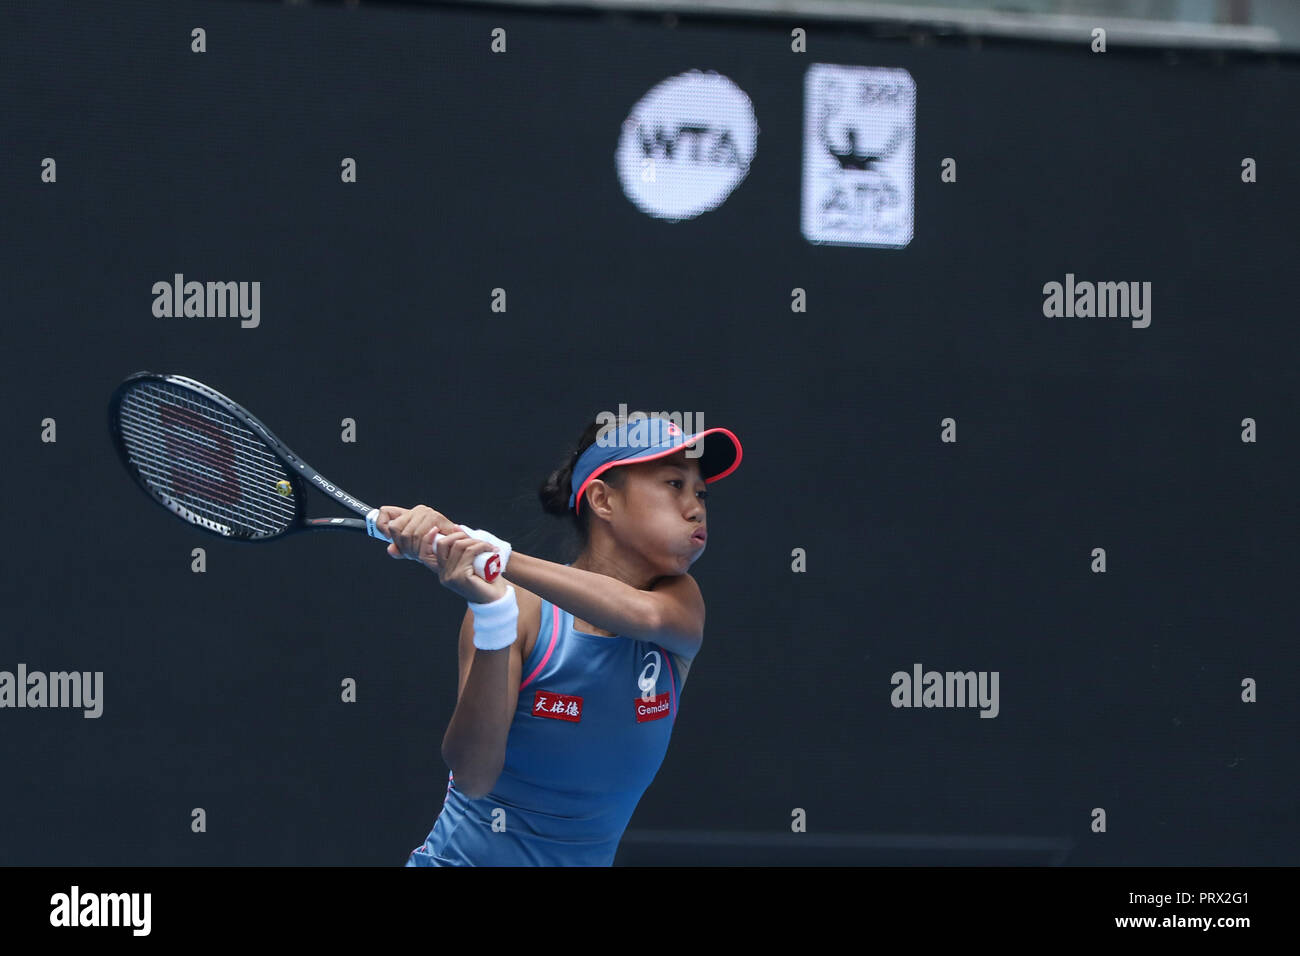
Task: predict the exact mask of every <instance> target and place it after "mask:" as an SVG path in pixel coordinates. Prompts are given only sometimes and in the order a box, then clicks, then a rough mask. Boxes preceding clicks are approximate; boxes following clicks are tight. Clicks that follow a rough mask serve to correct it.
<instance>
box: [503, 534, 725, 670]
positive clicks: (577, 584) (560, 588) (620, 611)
mask: <svg viewBox="0 0 1300 956" xmlns="http://www.w3.org/2000/svg"><path fill="white" fill-rule="evenodd" d="M504 577H505V578H506V580H508V581H510V582H511V583H512V584H517V585H519V586H520V587H523V588H527V589H528V590H529V591H531V592H533V593H534V594H536V595H538V596H540V597H541V598H542V600H545V601H550V602H551V603H552V604H558V605H559V606H560V607H562V608H564V609H565V610H567V611H569V612H570V613H572V614H573V615H574V616H576V617H579V618H581V619H582V620H584V621H590V622H591V623H592V624H594V625H596V626H597V627H599V628H601V629H603V630H606V631H613V632H614V633H615V634H618V635H620V636H621V637H630V638H633V639H635V640H640V641H653V642H655V643H656V644H658V645H660V646H661V647H663V648H664V649H665V650H668V651H671V652H672V653H674V654H677V655H679V656H681V657H683V658H685V659H686V660H688V661H689V660H691V659H692V658H693V657H695V655H696V654H697V653H698V652H699V649H700V645H701V644H702V643H703V642H704V597H703V596H702V595H701V594H700V588H699V585H697V584H696V583H695V579H694V578H692V577H691V576H690V575H689V574H681V575H676V576H674V577H670V578H665V579H663V580H662V581H661V582H659V584H657V585H656V587H655V589H654V590H653V591H642V590H640V589H638V588H634V587H632V586H631V585H630V584H624V583H623V582H622V581H619V580H616V579H615V578H611V577H608V576H606V575H604V574H596V573H595V572H593V571H583V570H582V569H580V568H571V567H569V566H567V565H564V564H556V563H555V562H553V561H544V560H543V559H541V558H535V557H533V556H532V555H528V554H520V553H519V552H518V551H515V552H514V553H513V554H511V556H510V562H509V564H508V566H507V568H506V572H505V575H504Z"/></svg>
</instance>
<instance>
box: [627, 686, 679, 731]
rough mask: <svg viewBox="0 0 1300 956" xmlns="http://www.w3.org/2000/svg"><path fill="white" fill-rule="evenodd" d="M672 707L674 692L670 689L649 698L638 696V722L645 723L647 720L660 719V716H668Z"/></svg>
mask: <svg viewBox="0 0 1300 956" xmlns="http://www.w3.org/2000/svg"><path fill="white" fill-rule="evenodd" d="M671 707H672V694H671V693H670V692H669V691H664V692H663V693H662V694H655V695H654V697H652V698H650V699H649V700H646V699H645V698H644V697H638V698H637V699H636V722H637V723H638V724H643V723H645V722H646V721H647V720H658V719H659V718H660V717H667V716H668V713H669V710H670V709H671Z"/></svg>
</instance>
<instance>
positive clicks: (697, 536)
mask: <svg viewBox="0 0 1300 956" xmlns="http://www.w3.org/2000/svg"><path fill="white" fill-rule="evenodd" d="M691 540H692V541H698V542H700V544H704V543H705V542H706V541H708V540H709V536H708V534H707V533H706V532H705V531H704V529H703V528H701V529H700V530H699V531H696V532H695V533H694V534H693V535H691Z"/></svg>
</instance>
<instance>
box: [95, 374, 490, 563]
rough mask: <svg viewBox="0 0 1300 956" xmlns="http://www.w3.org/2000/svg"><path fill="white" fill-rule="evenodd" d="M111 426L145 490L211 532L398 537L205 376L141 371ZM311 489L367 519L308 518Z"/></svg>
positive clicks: (115, 408) (111, 415) (126, 387)
mask: <svg viewBox="0 0 1300 956" xmlns="http://www.w3.org/2000/svg"><path fill="white" fill-rule="evenodd" d="M108 427H109V430H110V431H111V432H112V435H113V443H114V445H115V446H116V447H117V452H118V455H119V456H120V457H121V459H122V463H123V464H124V465H125V466H126V470H127V471H129V472H130V473H131V475H132V476H133V477H134V478H135V480H136V483H137V484H138V485H139V486H140V487H141V488H142V489H143V490H144V492H145V493H146V494H147V495H148V496H149V497H150V498H152V499H153V500H154V501H156V502H157V503H158V504H160V505H162V506H163V507H164V508H166V509H167V510H168V511H170V512H171V513H172V514H174V515H176V516H177V517H178V518H181V519H182V520H184V521H187V522H189V523H190V524H192V525H194V526H195V527H197V528H201V529H202V530H204V531H207V532H210V533H212V534H216V535H220V536H221V537H223V538H228V539H230V540H232V541H273V540H275V539H277V538H283V537H285V536H286V535H290V534H293V533H295V532H298V531H320V530H342V531H362V532H365V533H366V534H368V535H370V537H372V538H378V539H379V540H381V541H391V539H390V538H388V537H387V536H385V535H384V533H383V532H381V531H380V530H379V529H378V528H377V527H376V526H375V521H376V519H377V518H378V517H379V509H378V508H372V507H370V505H368V504H366V503H365V502H363V501H361V500H360V499H358V498H354V497H353V496H352V495H350V494H348V492H346V491H344V490H343V489H342V488H340V487H339V486H338V485H336V484H334V483H333V482H332V481H329V480H328V479H326V478H325V477H324V476H323V475H322V474H321V473H320V472H318V471H317V470H316V469H315V468H312V467H311V466H310V465H308V464H307V463H306V462H305V461H303V460H302V459H301V458H299V457H298V456H297V455H296V454H294V453H293V452H292V451H291V450H290V449H289V446H287V445H286V444H284V442H282V441H280V439H278V438H276V437H275V435H273V434H272V433H271V430H270V429H268V428H267V427H266V426H265V425H263V424H262V423H261V422H260V421H258V420H257V419H256V418H254V417H253V416H252V414H250V413H249V412H248V411H247V410H246V409H245V408H243V407H242V406H240V405H238V404H236V403H235V402H233V401H231V400H230V399H229V398H227V397H226V396H225V395H222V394H221V393H220V392H218V391H217V390H216V389H214V388H210V387H208V386H207V385H204V384H203V383H202V382H196V381H195V380H194V379H192V378H186V377H184V376H183V375H160V374H156V373H154V372H137V373H136V374H135V375H132V376H130V377H129V378H127V379H126V380H125V381H123V382H122V384H121V385H119V386H118V387H117V389H116V390H115V391H114V392H113V397H112V399H111V400H110V402H109V406H108ZM309 488H315V489H316V490H317V491H319V492H321V493H322V494H324V495H325V496H326V497H327V498H330V499H331V500H333V501H335V502H336V503H338V504H340V505H342V506H343V507H345V508H348V509H350V510H352V511H353V512H355V513H356V514H358V515H361V516H362V517H360V518H309V517H307V514H306V506H307V497H308V489H309ZM462 527H463V526H462ZM435 540H436V539H435ZM474 571H475V573H476V574H478V576H479V577H481V578H483V580H485V581H495V580H496V578H497V576H498V575H500V573H501V558H500V555H498V554H496V553H491V552H485V553H484V554H480V555H478V556H477V557H476V558H475V559H474Z"/></svg>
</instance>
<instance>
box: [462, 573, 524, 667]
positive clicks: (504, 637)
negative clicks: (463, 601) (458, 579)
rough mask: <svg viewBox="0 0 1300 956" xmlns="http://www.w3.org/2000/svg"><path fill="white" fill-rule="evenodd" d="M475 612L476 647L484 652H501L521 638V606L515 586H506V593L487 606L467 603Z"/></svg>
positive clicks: (471, 602)
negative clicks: (519, 628)
mask: <svg viewBox="0 0 1300 956" xmlns="http://www.w3.org/2000/svg"><path fill="white" fill-rule="evenodd" d="M467 603H468V604H469V608H470V610H471V611H473V612H474V646H475V647H477V648H479V649H480V650H484V651H499V650H501V648H503V647H509V646H510V645H511V644H513V643H514V642H515V639H516V638H517V637H518V636H519V630H518V627H519V604H518V603H517V602H516V601H515V588H514V585H513V584H507V585H506V593H505V594H503V595H502V596H501V597H499V598H497V599H496V600H495V601H489V602H488V603H486V604H475V603H474V602H473V601H469V602H467Z"/></svg>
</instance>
